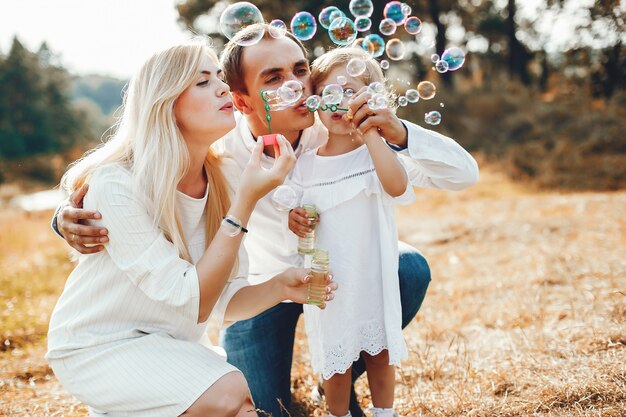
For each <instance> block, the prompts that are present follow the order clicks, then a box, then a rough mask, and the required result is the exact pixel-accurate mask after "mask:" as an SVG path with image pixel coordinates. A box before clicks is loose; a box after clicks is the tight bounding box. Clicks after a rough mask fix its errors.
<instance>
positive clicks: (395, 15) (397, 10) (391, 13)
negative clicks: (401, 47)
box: [383, 1, 407, 25]
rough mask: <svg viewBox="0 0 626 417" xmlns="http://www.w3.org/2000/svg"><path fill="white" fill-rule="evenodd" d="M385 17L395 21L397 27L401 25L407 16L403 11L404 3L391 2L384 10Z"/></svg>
mask: <svg viewBox="0 0 626 417" xmlns="http://www.w3.org/2000/svg"><path fill="white" fill-rule="evenodd" d="M383 15H384V16H385V18H387V19H391V20H393V21H394V22H395V23H396V25H401V24H403V23H404V21H405V20H406V16H407V15H405V14H404V12H403V11H402V3H400V2H399V1H390V2H389V3H387V5H386V6H385V8H384V10H383Z"/></svg>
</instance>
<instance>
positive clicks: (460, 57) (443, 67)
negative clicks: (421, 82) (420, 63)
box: [430, 46, 465, 73]
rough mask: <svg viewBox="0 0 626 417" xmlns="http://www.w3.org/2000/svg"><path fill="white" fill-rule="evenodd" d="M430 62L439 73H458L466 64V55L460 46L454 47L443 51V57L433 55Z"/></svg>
mask: <svg viewBox="0 0 626 417" xmlns="http://www.w3.org/2000/svg"><path fill="white" fill-rule="evenodd" d="M430 60H431V61H432V63H433V64H435V70H436V71H437V72H439V73H444V72H448V71H456V70H458V69H459V68H461V67H462V66H463V64H464V63H465V53H464V52H463V50H462V49H461V48H459V47H458V46H453V47H451V48H449V49H446V50H445V51H443V54H441V56H439V55H437V54H432V55H431V56H430Z"/></svg>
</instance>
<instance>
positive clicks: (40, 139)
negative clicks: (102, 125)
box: [0, 38, 88, 158]
mask: <svg viewBox="0 0 626 417" xmlns="http://www.w3.org/2000/svg"><path fill="white" fill-rule="evenodd" d="M68 77H69V76H68V74H67V72H66V71H65V70H64V69H62V68H61V67H57V66H56V65H54V54H52V52H51V51H50V49H49V48H48V47H47V45H46V44H43V45H42V46H41V48H40V50H39V52H38V53H37V54H34V53H32V52H30V51H28V50H27V49H26V48H24V46H23V45H22V44H21V43H20V42H19V40H18V39H17V38H14V39H13V44H12V46H11V50H10V51H9V54H8V56H7V57H6V59H4V60H3V61H2V62H1V63H0V138H2V140H1V141H0V155H3V156H5V157H9V158H13V157H19V156H23V155H26V154H37V153H47V152H56V151H59V150H62V149H65V148H67V147H69V146H71V145H73V144H74V143H75V142H76V141H77V139H78V138H79V137H80V136H81V135H84V134H88V132H87V130H86V128H85V123H84V120H83V117H82V115H81V114H79V113H78V112H77V111H75V110H74V109H73V108H72V107H71V104H70V102H69V99H68V95H67V90H68Z"/></svg>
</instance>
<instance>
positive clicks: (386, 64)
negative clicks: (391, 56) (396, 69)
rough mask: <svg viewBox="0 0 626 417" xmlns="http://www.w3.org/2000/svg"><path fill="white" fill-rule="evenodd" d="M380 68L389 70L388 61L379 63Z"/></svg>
mask: <svg viewBox="0 0 626 417" xmlns="http://www.w3.org/2000/svg"><path fill="white" fill-rule="evenodd" d="M380 67H381V68H382V69H384V70H386V69H389V61H387V60H386V59H383V60H382V61H380Z"/></svg>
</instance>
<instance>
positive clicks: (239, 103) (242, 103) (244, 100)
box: [233, 92, 253, 114]
mask: <svg viewBox="0 0 626 417" xmlns="http://www.w3.org/2000/svg"><path fill="white" fill-rule="evenodd" d="M249 100H250V97H248V96H247V95H245V94H242V93H240V92H234V93H233V104H234V106H235V108H237V110H239V111H240V112H241V113H243V114H251V113H253V110H252V107H250V105H249V104H248V101H249Z"/></svg>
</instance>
